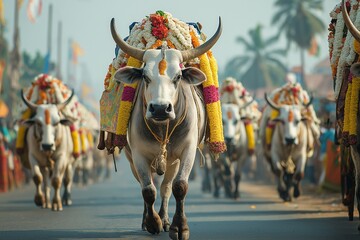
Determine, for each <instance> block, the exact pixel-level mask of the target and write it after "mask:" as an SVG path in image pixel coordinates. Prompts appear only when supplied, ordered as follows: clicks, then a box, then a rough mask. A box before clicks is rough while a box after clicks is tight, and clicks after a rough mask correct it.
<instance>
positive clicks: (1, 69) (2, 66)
mask: <svg viewBox="0 0 360 240" xmlns="http://www.w3.org/2000/svg"><path fill="white" fill-rule="evenodd" d="M5 66H6V62H5V60H3V59H1V60H0V93H1V92H2V85H3V76H4V71H5Z"/></svg>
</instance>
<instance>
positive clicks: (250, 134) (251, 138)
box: [245, 121, 255, 152]
mask: <svg viewBox="0 0 360 240" xmlns="http://www.w3.org/2000/svg"><path fill="white" fill-rule="evenodd" d="M245 130H246V136H247V140H248V150H249V152H253V151H254V149H255V135H254V127H253V125H252V123H251V122H250V121H248V122H246V123H245Z"/></svg>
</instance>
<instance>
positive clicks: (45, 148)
mask: <svg viewBox="0 0 360 240" xmlns="http://www.w3.org/2000/svg"><path fill="white" fill-rule="evenodd" d="M52 147H53V144H42V148H43V150H44V151H50V150H51V149H52Z"/></svg>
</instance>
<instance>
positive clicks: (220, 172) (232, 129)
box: [213, 101, 252, 199]
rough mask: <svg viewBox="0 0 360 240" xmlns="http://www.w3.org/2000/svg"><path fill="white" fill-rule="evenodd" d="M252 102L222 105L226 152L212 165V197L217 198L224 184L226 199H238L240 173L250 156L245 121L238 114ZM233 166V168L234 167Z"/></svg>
mask: <svg viewBox="0 0 360 240" xmlns="http://www.w3.org/2000/svg"><path fill="white" fill-rule="evenodd" d="M251 103H252V101H250V102H248V103H247V104H244V105H242V106H239V105H238V104H233V103H222V104H221V111H222V121H223V127H224V137H225V141H226V148H227V152H226V153H223V154H221V155H220V158H219V160H218V161H217V162H215V163H213V167H214V169H213V174H214V183H215V191H214V196H215V197H218V196H219V186H220V183H221V182H223V183H224V189H225V194H226V196H227V197H233V198H235V199H237V198H239V196H240V193H239V183H240V180H241V172H242V168H243V166H244V163H245V161H246V159H248V157H249V156H250V154H249V151H248V139H247V135H246V129H245V122H244V121H245V120H246V119H244V118H243V117H242V116H241V115H240V113H241V112H242V111H241V110H242V109H244V108H246V107H248V106H249V105H250V104H251ZM234 165H235V166H234Z"/></svg>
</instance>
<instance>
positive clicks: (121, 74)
mask: <svg viewBox="0 0 360 240" xmlns="http://www.w3.org/2000/svg"><path fill="white" fill-rule="evenodd" d="M142 75H143V69H142V68H134V67H123V68H120V69H118V70H117V71H116V73H115V75H114V78H115V80H116V82H118V83H120V82H123V83H127V84H131V83H134V82H135V81H138V80H140V79H141V77H142Z"/></svg>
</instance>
